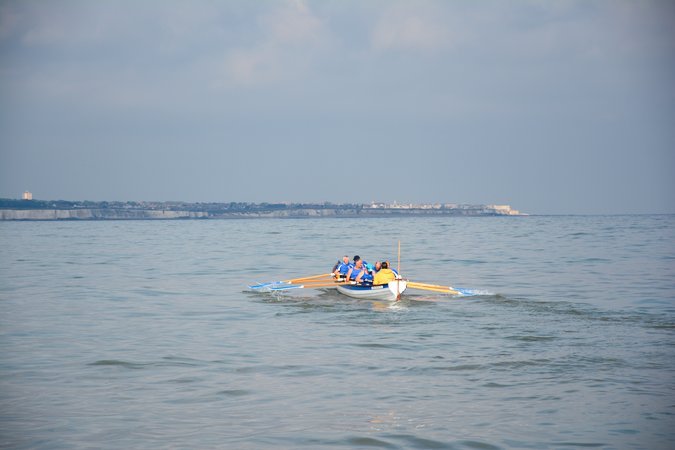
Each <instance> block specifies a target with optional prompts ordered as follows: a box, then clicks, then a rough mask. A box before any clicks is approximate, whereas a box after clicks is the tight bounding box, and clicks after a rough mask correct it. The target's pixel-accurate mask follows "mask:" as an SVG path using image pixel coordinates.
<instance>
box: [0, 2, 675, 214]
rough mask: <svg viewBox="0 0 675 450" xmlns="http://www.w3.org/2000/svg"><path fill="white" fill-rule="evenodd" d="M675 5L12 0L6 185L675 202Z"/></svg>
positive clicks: (418, 199)
mask: <svg viewBox="0 0 675 450" xmlns="http://www.w3.org/2000/svg"><path fill="white" fill-rule="evenodd" d="M673 29H675V3H673V2H669V1H658V0H648V1H643V2H634V1H628V0H618V1H609V0H590V1H573V0H570V1H552V2H537V1H530V0H522V1H513V2H499V1H491V0H488V1H484V2H473V1H454V2H444V1H436V0H429V1H424V0H422V1H384V0H373V1H369V2H354V1H345V2H334V1H311V0H310V1H301V0H297V1H291V0H289V1H285V0H279V1H272V0H270V1H261V2H244V1H224V2H208V1H196V2H190V3H184V2H178V1H144V2H140V3H137V2H130V1H120V2H89V1H84V0H56V1H53V2H40V1H5V2H2V3H0V103H1V104H2V105H3V107H2V108H0V197H5V198H20V197H21V194H22V193H23V192H24V191H25V190H28V191H30V192H32V193H33V194H34V196H35V198H36V199H49V200H57V199H63V200H73V201H84V200H92V201H185V202H232V201H234V202H255V203H261V202H269V203H277V202H284V201H286V202H298V203H310V202H318V203H322V202H325V201H329V202H333V203H369V202H370V201H372V200H375V201H383V202H393V201H398V202H399V203H437V202H441V203H460V204H508V205H511V206H512V207H513V208H515V209H518V210H521V211H524V212H527V213H530V214H608V213H609V214H635V213H637V214H641V213H645V214H650V213H675V173H674V171H675V127H674V126H673V118H674V117H675V91H674V90H673V89H672V82H673V80H674V79H675V39H674V37H675V34H674V32H673V31H672V30H673Z"/></svg>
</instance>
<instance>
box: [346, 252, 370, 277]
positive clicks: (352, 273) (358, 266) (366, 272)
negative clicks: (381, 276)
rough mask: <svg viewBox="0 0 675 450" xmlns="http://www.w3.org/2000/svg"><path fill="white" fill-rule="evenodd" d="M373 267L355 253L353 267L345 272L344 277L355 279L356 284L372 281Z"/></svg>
mask: <svg viewBox="0 0 675 450" xmlns="http://www.w3.org/2000/svg"><path fill="white" fill-rule="evenodd" d="M373 268H374V267H373V265H372V264H368V263H367V262H365V261H364V260H363V259H361V258H360V257H359V256H358V255H356V256H354V267H353V268H351V269H350V270H349V271H348V272H347V277H346V279H347V280H349V281H356V283H357V284H359V283H366V284H367V283H372V281H373V274H372V273H371V272H372V270H373Z"/></svg>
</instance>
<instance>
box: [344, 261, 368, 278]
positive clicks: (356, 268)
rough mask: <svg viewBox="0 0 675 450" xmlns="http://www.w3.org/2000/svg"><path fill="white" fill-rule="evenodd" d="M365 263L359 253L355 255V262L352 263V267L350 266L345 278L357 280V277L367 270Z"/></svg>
mask: <svg viewBox="0 0 675 450" xmlns="http://www.w3.org/2000/svg"><path fill="white" fill-rule="evenodd" d="M363 263H364V261H363V260H362V259H361V257H360V256H359V255H356V256H354V262H353V263H352V267H350V268H349V270H348V271H347V274H346V276H345V279H346V280H347V281H353V280H356V277H358V276H359V275H361V272H365V270H366V268H365V267H364V266H363Z"/></svg>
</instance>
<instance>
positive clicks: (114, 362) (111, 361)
mask: <svg viewBox="0 0 675 450" xmlns="http://www.w3.org/2000/svg"><path fill="white" fill-rule="evenodd" d="M88 365H89V366H121V367H124V368H126V369H142V368H143V367H145V366H146V364H138V363H132V362H129V361H120V360H117V359H101V360H99V361H96V362H93V363H89V364H88Z"/></svg>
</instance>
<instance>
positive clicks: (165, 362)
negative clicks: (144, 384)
mask: <svg viewBox="0 0 675 450" xmlns="http://www.w3.org/2000/svg"><path fill="white" fill-rule="evenodd" d="M87 365H89V366H119V367H124V368H126V369H145V368H146V367H178V366H180V367H183V366H197V365H198V364H197V363H196V360H192V359H190V358H179V357H174V356H166V357H164V358H162V360H161V361H151V362H144V363H138V362H131V361H122V360H119V359H101V360H98V361H95V362H93V363H89V364H87Z"/></svg>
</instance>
